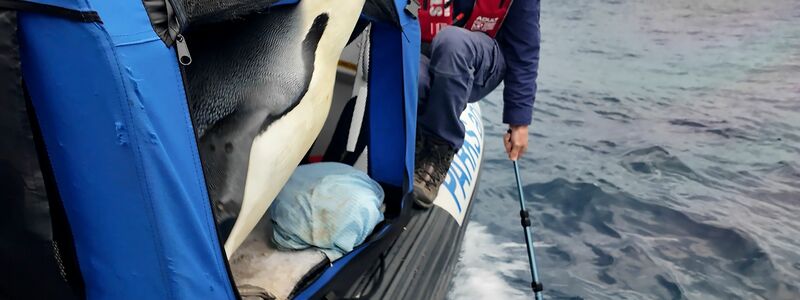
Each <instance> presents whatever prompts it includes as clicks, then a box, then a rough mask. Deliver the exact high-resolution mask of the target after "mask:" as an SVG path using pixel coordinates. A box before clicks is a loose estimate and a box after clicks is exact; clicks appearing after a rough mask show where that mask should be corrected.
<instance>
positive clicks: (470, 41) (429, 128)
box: [417, 26, 506, 150]
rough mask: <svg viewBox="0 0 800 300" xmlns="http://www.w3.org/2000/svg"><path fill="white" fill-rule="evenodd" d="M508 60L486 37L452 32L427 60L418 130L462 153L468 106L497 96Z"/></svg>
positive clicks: (422, 67)
mask: <svg viewBox="0 0 800 300" xmlns="http://www.w3.org/2000/svg"><path fill="white" fill-rule="evenodd" d="M505 69H506V64H505V60H504V59H503V54H502V53H501V52H500V48H499V46H498V45H497V42H495V40H494V39H492V38H491V37H489V36H488V35H486V34H484V33H480V32H472V31H469V30H466V29H463V28H460V27H454V26H449V27H447V28H445V29H444V30H442V31H440V32H439V33H438V34H437V35H436V37H435V38H434V39H433V42H432V43H431V51H430V57H427V56H425V55H422V56H421V60H420V68H419V97H420V99H419V106H418V110H417V113H418V116H417V130H418V131H419V132H420V133H421V134H423V135H426V136H429V137H434V138H438V139H439V140H442V141H444V142H447V143H448V144H450V146H452V147H453V148H454V149H456V150H458V149H460V148H461V145H462V144H463V143H464V124H462V123H461V121H460V120H459V116H460V115H461V112H463V111H464V109H466V108H467V103H471V102H476V101H478V100H480V99H482V98H483V97H486V95H488V94H489V92H491V91H492V90H494V89H495V88H496V87H497V85H499V84H500V81H502V80H503V76H504V75H505Z"/></svg>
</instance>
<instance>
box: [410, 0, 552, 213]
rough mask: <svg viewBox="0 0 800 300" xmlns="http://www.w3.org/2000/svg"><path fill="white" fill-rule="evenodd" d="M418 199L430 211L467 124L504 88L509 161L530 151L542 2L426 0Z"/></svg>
mask: <svg viewBox="0 0 800 300" xmlns="http://www.w3.org/2000/svg"><path fill="white" fill-rule="evenodd" d="M421 1H422V3H420V9H419V14H418V17H419V22H420V29H421V31H422V32H421V33H422V52H423V55H422V57H421V61H420V73H419V96H420V101H419V106H418V119H417V120H418V126H417V133H418V134H417V142H416V149H417V150H416V157H417V158H416V166H415V171H414V194H415V196H416V197H415V198H416V203H417V204H418V205H420V206H422V207H430V206H431V205H433V200H434V199H435V198H436V195H437V194H438V191H439V186H441V184H442V182H443V181H444V179H445V177H446V175H447V170H448V169H449V167H450V163H451V162H452V160H453V155H454V154H455V153H456V152H457V151H458V149H460V148H461V145H462V144H463V143H464V134H465V131H464V125H463V124H462V123H461V121H460V120H459V116H460V115H461V113H462V112H463V111H464V109H466V107H467V103H471V102H476V101H478V100H480V99H482V98H484V97H485V96H486V95H487V94H489V92H491V91H492V90H494V89H495V88H496V87H497V86H498V85H499V84H500V82H501V81H503V82H504V86H505V88H504V90H503V123H506V124H508V126H509V130H508V132H507V133H506V134H505V136H504V138H503V141H504V144H505V148H506V152H507V153H508V157H509V159H512V160H516V159H518V158H519V157H520V156H521V155H522V154H523V153H524V152H525V150H526V149H527V148H528V125H530V123H531V119H532V114H533V102H534V99H535V94H536V77H537V74H538V66H539V42H540V34H539V0H421Z"/></svg>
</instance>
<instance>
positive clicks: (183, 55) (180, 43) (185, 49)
mask: <svg viewBox="0 0 800 300" xmlns="http://www.w3.org/2000/svg"><path fill="white" fill-rule="evenodd" d="M175 51H177V52H178V62H179V63H180V64H181V65H184V66H188V65H190V64H191V63H192V54H191V53H189V46H187V45H186V38H184V37H183V35H182V34H178V36H177V37H175Z"/></svg>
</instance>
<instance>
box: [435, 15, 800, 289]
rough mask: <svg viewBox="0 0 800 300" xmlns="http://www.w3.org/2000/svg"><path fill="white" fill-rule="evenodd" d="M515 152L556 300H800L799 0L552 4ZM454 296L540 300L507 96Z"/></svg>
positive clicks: (493, 98)
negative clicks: (527, 132)
mask: <svg viewBox="0 0 800 300" xmlns="http://www.w3.org/2000/svg"><path fill="white" fill-rule="evenodd" d="M541 18H542V20H541V26H542V35H543V41H542V52H541V67H540V75H539V85H540V89H539V93H538V99H537V102H536V111H535V113H534V119H535V121H534V123H533V125H532V127H531V130H532V139H531V147H530V150H529V153H528V154H527V155H526V156H525V157H524V159H522V160H521V162H520V163H521V168H522V171H523V181H524V184H525V186H524V193H525V195H526V197H527V201H528V203H527V204H528V206H529V207H530V210H531V212H532V214H533V218H534V227H533V229H534V232H535V237H534V239H535V240H536V254H537V259H538V262H539V269H540V273H541V277H542V281H543V283H544V286H545V296H546V298H548V299H800V1H798V0H673V1H647V0H632V1H620V0H604V1H589V0H564V1H543V2H542V13H541ZM482 107H483V109H484V118H485V122H486V123H485V125H486V134H487V136H486V149H487V150H486V152H485V154H486V159H485V161H484V165H483V170H482V171H483V177H482V182H481V187H480V191H479V193H478V196H477V198H476V200H475V204H474V208H473V211H472V215H471V219H470V223H469V226H468V228H467V234H466V237H465V241H464V244H463V247H462V250H461V258H460V262H459V265H458V267H457V270H456V276H455V278H454V281H453V288H452V290H451V292H450V297H451V298H453V299H530V298H531V297H532V293H531V292H530V287H529V280H530V276H529V273H528V269H527V268H528V266H527V261H526V259H527V258H526V254H525V246H524V244H523V243H524V239H523V235H522V229H521V228H520V226H519V217H518V215H517V211H518V203H517V202H516V201H517V200H516V189H515V188H516V187H515V184H514V173H513V168H512V165H511V163H510V162H509V161H508V160H507V159H506V158H505V154H504V153H503V150H502V144H501V142H500V140H501V135H502V134H503V132H504V131H505V125H503V124H501V123H500V119H501V117H500V116H501V111H502V93H501V89H498V90H497V91H495V92H494V93H493V94H491V95H490V96H489V97H488V99H487V100H486V101H484V102H483V105H482Z"/></svg>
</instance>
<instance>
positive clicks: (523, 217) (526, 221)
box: [519, 210, 531, 227]
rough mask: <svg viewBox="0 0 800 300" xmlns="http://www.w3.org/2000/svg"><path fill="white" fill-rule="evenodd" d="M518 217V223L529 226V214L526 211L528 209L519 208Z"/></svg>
mask: <svg viewBox="0 0 800 300" xmlns="http://www.w3.org/2000/svg"><path fill="white" fill-rule="evenodd" d="M519 217H520V223H522V227H531V216H530V214H529V213H528V210H520V211H519Z"/></svg>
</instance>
